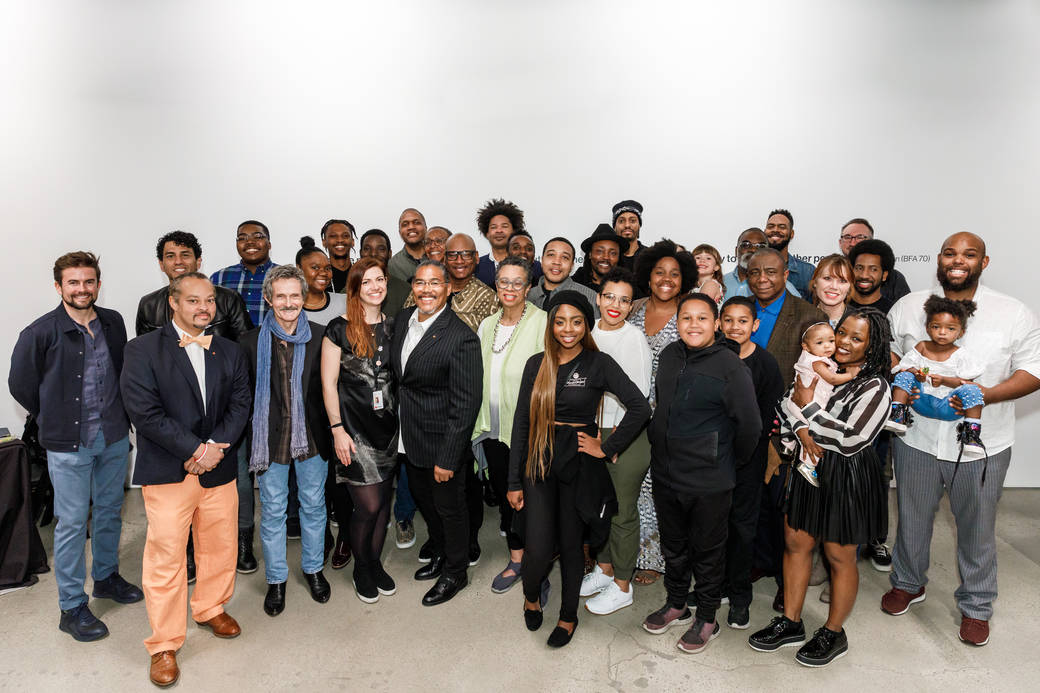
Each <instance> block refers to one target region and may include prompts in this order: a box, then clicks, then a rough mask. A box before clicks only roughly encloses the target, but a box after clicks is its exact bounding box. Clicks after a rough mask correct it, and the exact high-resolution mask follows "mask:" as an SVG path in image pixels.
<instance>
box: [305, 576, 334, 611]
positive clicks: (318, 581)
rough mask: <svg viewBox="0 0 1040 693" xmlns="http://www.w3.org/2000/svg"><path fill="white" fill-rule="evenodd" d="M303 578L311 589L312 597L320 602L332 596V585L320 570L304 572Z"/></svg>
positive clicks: (322, 602)
mask: <svg viewBox="0 0 1040 693" xmlns="http://www.w3.org/2000/svg"><path fill="white" fill-rule="evenodd" d="M303 579H304V580H306V581H307V586H308V587H310V589H311V598H312V599H313V600H314V601H316V602H318V603H319V604H324V603H325V602H327V601H328V600H329V597H331V596H332V587H331V586H329V581H328V580H326V579H325V576H324V575H322V574H321V571H320V570H319V571H318V572H316V573H304V574H303Z"/></svg>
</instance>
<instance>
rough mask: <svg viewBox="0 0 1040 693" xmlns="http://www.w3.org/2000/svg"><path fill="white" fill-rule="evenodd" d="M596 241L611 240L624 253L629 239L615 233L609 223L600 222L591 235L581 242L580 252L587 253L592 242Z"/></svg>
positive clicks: (626, 250)
mask: <svg viewBox="0 0 1040 693" xmlns="http://www.w3.org/2000/svg"><path fill="white" fill-rule="evenodd" d="M597 241H611V242H613V243H617V244H618V249H619V250H620V251H621V254H622V255H624V254H625V253H627V252H628V245H629V243H630V241H629V240H628V239H627V238H625V237H624V236H619V235H617V232H615V231H614V229H613V227H611V225H610V224H600V225H599V226H597V227H596V230H595V231H593V232H592V235H591V236H589V237H588V238H586V239H585V240H584V241H582V242H581V252H583V253H586V254H587V253H588V252H589V250H590V249H591V248H592V244H593V243H596V242H597Z"/></svg>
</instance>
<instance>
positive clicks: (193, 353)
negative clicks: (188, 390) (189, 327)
mask: <svg viewBox="0 0 1040 693" xmlns="http://www.w3.org/2000/svg"><path fill="white" fill-rule="evenodd" d="M171 322H172V323H173V329H175V330H177V336H178V337H181V338H182V339H183V338H184V337H191V335H189V334H188V333H187V332H185V331H184V330H182V329H181V328H180V326H179V325H178V324H177V321H176V320H173V321H171ZM181 348H183V349H184V353H185V354H187V356H188V361H190V362H191V367H192V369H193V370H194V371H195V378H196V379H197V380H198V381H199V392H200V393H201V394H202V412H203V413H205V412H206V350H205V349H203V348H202V345H201V344H199V343H198V342H192V343H191V344H189V345H188V346H186V347H181Z"/></svg>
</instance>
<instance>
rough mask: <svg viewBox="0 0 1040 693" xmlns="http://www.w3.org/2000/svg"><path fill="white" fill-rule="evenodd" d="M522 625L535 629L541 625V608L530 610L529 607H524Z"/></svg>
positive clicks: (530, 629) (528, 628)
mask: <svg viewBox="0 0 1040 693" xmlns="http://www.w3.org/2000/svg"><path fill="white" fill-rule="evenodd" d="M524 625H525V626H527V630H529V631H536V630H538V629H539V628H541V627H542V610H541V609H538V610H537V611H532V610H531V609H524Z"/></svg>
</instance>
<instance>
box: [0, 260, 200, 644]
mask: <svg viewBox="0 0 1040 693" xmlns="http://www.w3.org/2000/svg"><path fill="white" fill-rule="evenodd" d="M54 288H55V289H56V290H57V292H58V295H59V296H60V297H61V303H60V304H59V305H58V307H57V308H55V309H54V310H52V311H51V312H49V313H47V314H46V315H44V316H43V317H41V318H39V319H38V320H36V321H35V322H33V323H32V324H31V325H29V326H28V327H26V328H25V329H24V330H22V333H21V334H20V335H18V342H17V343H16V344H15V347H14V353H13V354H12V355H11V371H10V374H9V376H8V386H9V387H10V390H11V396H12V397H14V399H15V401H16V402H18V403H19V404H20V405H22V406H23V407H24V408H25V409H26V411H28V412H29V414H31V415H32V416H34V417H35V418H36V421H37V423H38V424H39V427H40V444H41V445H42V446H43V447H44V449H46V450H47V467H48V471H49V472H50V476H51V483H52V484H53V485H54V515H55V517H57V518H58V524H57V526H56V527H55V529H54V576H55V581H56V582H57V586H58V606H59V608H60V609H61V620H60V621H59V623H58V628H59V629H60V630H62V631H64V632H66V633H68V634H69V635H71V636H72V637H73V638H75V639H76V640H78V641H80V642H89V641H92V640H99V639H101V638H103V637H105V636H106V635H108V628H107V627H106V626H105V624H104V623H102V622H101V621H100V620H99V619H98V618H97V617H96V616H94V614H93V613H91V611H90V607H89V606H87V601H88V600H87V595H86V593H85V592H84V591H83V585H84V583H85V581H86V579H87V570H86V540H87V518H88V517H89V516H91V515H92V516H93V523H92V525H91V530H92V532H91V541H90V545H91V554H92V556H93V566H92V570H91V575H92V577H93V579H94V590H93V595H94V597H98V598H102V599H111V600H113V601H116V602H119V603H120V604H132V603H134V602H139V601H141V600H142V599H143V598H144V595H143V594H142V593H141V590H140V589H139V588H137V587H135V586H134V585H131V584H130V583H128V582H127V581H126V580H124V579H123V578H122V577H121V576H120V575H119V536H120V534H121V532H122V527H123V524H122V519H121V512H122V508H123V496H124V493H123V479H125V478H126V466H127V461H128V458H129V453H130V443H129V438H128V434H129V432H130V424H129V422H128V421H127V418H126V412H124V411H123V401H122V398H121V397H120V393H119V373H120V370H121V369H122V367H123V348H124V346H125V345H126V329H125V328H124V326H123V317H122V316H121V315H120V314H119V313H117V312H116V311H114V310H109V309H107V308H102V307H100V306H97V305H95V302H96V301H97V297H98V291H99V290H100V288H101V268H100V267H99V266H98V261H97V258H96V257H95V256H94V254H93V253H87V252H82V251H81V252H75V253H68V254H66V255H62V256H61V257H60V258H58V260H57V261H56V262H55V263H54ZM92 502H93V511H91V503H92ZM183 554H184V544H181V555H183Z"/></svg>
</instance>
